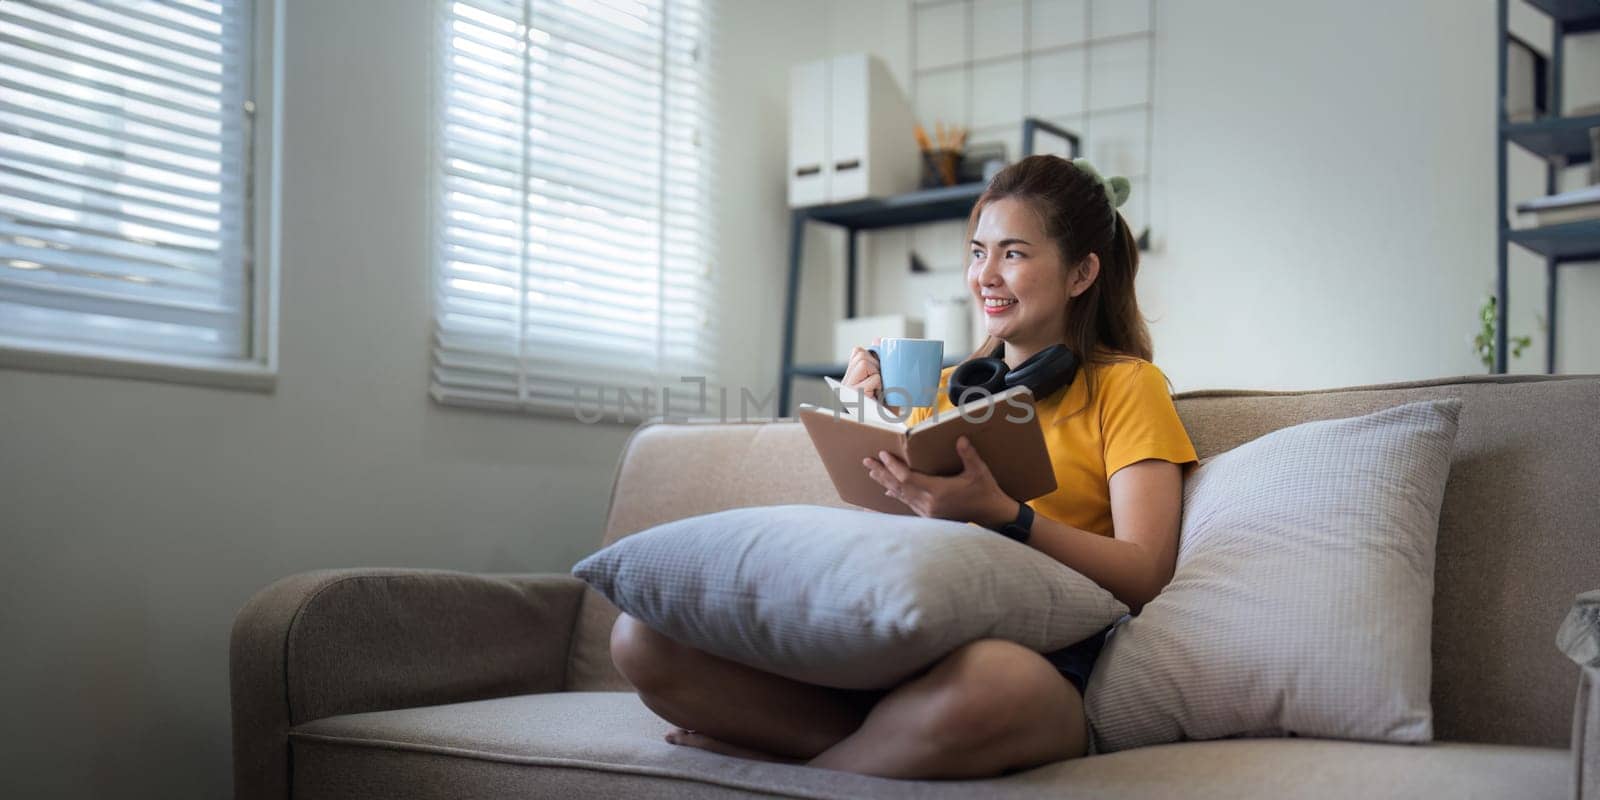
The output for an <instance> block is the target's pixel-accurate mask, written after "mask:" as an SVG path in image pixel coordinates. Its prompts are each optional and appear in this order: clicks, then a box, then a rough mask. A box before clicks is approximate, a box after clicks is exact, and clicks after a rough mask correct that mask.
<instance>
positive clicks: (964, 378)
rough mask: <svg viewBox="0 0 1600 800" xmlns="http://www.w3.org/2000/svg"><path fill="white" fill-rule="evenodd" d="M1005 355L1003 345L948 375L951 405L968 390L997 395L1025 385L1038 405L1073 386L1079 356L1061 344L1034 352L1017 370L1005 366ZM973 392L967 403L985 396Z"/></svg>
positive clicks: (957, 401) (962, 364) (956, 404)
mask: <svg viewBox="0 0 1600 800" xmlns="http://www.w3.org/2000/svg"><path fill="white" fill-rule="evenodd" d="M1005 354H1006V345H1005V342H1001V343H1000V347H999V348H997V349H996V350H995V354H994V355H993V356H991V357H989V358H974V359H972V360H970V361H964V362H962V363H961V366H958V367H956V369H955V371H954V372H952V373H950V390H949V395H950V405H952V406H960V405H961V398H962V395H963V394H965V393H966V392H967V391H968V390H969V389H983V390H985V391H986V392H987V394H999V393H1001V392H1003V391H1005V390H1006V389H1009V388H1011V387H1013V386H1026V387H1028V391H1030V392H1033V400H1034V402H1036V403H1037V402H1041V401H1043V400H1044V399H1045V398H1046V397H1049V396H1050V395H1052V394H1054V393H1055V392H1056V391H1058V390H1060V389H1063V388H1065V387H1067V386H1071V385H1072V379H1073V378H1074V377H1076V376H1077V374H1078V354H1077V353H1074V352H1072V349H1071V348H1069V347H1067V346H1066V345H1064V344H1053V345H1050V346H1049V347H1046V348H1045V349H1043V350H1040V351H1039V352H1037V353H1034V354H1033V355H1032V356H1029V357H1028V360H1027V361H1024V362H1022V363H1021V364H1018V365H1017V368H1016V369H1009V368H1008V367H1006V362H1005V361H1003V360H1002V357H1003V356H1004V355H1005ZM984 396H985V395H984V394H980V393H977V392H973V393H972V394H970V395H966V399H968V400H976V399H978V398H980V397H984Z"/></svg>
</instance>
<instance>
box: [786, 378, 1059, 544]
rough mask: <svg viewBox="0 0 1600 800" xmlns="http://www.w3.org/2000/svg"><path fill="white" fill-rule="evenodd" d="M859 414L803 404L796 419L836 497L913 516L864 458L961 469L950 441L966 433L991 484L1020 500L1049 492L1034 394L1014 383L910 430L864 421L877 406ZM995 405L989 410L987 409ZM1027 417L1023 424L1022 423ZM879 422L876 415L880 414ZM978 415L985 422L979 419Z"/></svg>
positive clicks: (950, 471) (942, 470) (936, 470)
mask: <svg viewBox="0 0 1600 800" xmlns="http://www.w3.org/2000/svg"><path fill="white" fill-rule="evenodd" d="M866 405H867V406H868V407H866V408H861V409H859V410H858V411H851V410H838V411H836V410H833V409H828V408H820V407H818V406H814V405H811V404H810V403H802V404H801V405H800V409H799V417H800V421H801V422H802V423H803V424H804V425H805V426H806V433H807V434H809V435H810V436H811V444H812V446H814V447H816V448H817V455H819V456H821V457H822V465H823V466H824V467H825V468H826V469H827V470H828V477H829V478H831V479H832V480H833V486H834V488H835V489H837V490H838V491H839V498H840V499H842V500H844V501H845V502H847V503H852V504H854V505H857V506H861V507H862V508H870V509H872V510H874V511H882V512H885V513H889V514H908V515H909V514H915V513H916V512H915V511H912V510H911V508H910V507H909V506H907V505H906V504H905V503H902V502H900V501H899V500H896V499H894V498H892V497H889V496H888V495H885V494H884V493H883V486H881V485H879V483H878V482H877V481H875V480H873V479H872V476H871V475H868V474H867V468H866V467H865V466H863V465H862V463H861V460H862V459H864V458H869V457H870V458H877V457H878V451H879V450H887V451H889V452H891V453H894V454H895V455H898V456H899V457H900V458H901V460H903V461H905V462H906V464H907V465H908V466H910V467H911V468H912V469H914V470H917V471H919V472H926V473H929V474H933V475H955V474H957V473H959V472H961V456H960V454H958V453H957V452H956V439H957V438H959V437H961V436H963V435H965V436H967V437H968V438H969V439H970V440H971V441H972V444H973V446H974V447H976V448H977V449H978V456H979V457H980V458H982V459H983V462H984V463H985V464H988V465H989V471H990V472H991V473H993V474H994V479H995V482H996V483H998V484H999V485H1000V488H1001V489H1003V490H1005V493H1006V494H1008V495H1011V496H1012V497H1014V498H1016V499H1018V500H1032V499H1034V498H1035V497H1041V496H1043V495H1046V494H1049V493H1050V492H1053V491H1055V488H1056V476H1055V471H1054V469H1053V468H1052V467H1051V464H1050V452H1049V450H1047V449H1046V448H1045V443H1044V431H1043V430H1041V429H1040V427H1039V415H1038V411H1037V410H1036V409H1034V408H1033V394H1032V393H1031V392H1029V391H1028V389H1027V388H1026V387H1023V386H1017V387H1013V388H1011V389H1007V390H1006V391H1004V392H1000V393H999V394H996V395H994V396H992V397H987V398H982V399H979V400H974V401H972V402H970V403H967V404H966V405H964V406H962V407H961V408H956V409H950V410H948V411H945V412H944V413H942V414H939V415H938V416H936V417H933V418H930V419H927V420H924V421H923V422H922V423H921V424H919V425H917V426H916V427H913V428H907V427H906V426H905V424H904V423H897V422H895V421H894V420H893V417H892V416H891V418H890V420H889V421H887V422H883V421H878V420H874V421H871V422H863V421H862V420H861V419H858V418H856V416H855V415H856V414H857V413H860V414H862V415H863V416H867V417H870V416H872V415H873V414H875V413H876V406H875V404H871V403H870V401H869V402H868V404H866ZM988 405H993V406H994V407H993V408H987V409H986V408H985V406H988ZM985 417H987V419H985ZM1024 417H1026V418H1027V421H1026V422H1021V421H1018V420H1021V419H1022V418H1024ZM879 419H880V420H881V417H880V418H879ZM979 420H983V421H979Z"/></svg>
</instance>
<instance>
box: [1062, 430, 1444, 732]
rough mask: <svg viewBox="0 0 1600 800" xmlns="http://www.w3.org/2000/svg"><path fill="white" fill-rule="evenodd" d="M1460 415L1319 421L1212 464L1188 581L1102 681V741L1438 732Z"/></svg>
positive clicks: (1178, 578)
mask: <svg viewBox="0 0 1600 800" xmlns="http://www.w3.org/2000/svg"><path fill="white" fill-rule="evenodd" d="M1460 412H1461V403H1460V401H1458V400H1434V401H1426V402H1421V403H1408V404H1406V405H1402V406H1398V407H1396V408H1391V409H1387V410H1384V411H1379V412H1377V413H1375V414H1368V415H1365V416H1360V417H1353V418H1350V419H1341V420H1322V421H1318V422H1307V423H1304V424H1301V425H1296V426H1293V427H1290V428H1285V429H1283V430H1280V431H1275V432H1273V433H1270V434H1268V435H1266V436H1263V437H1261V438H1260V439H1257V440H1255V441H1253V442H1250V443H1248V444H1244V445H1241V446H1240V447H1237V448H1235V449H1233V450H1230V451H1229V452H1227V453H1223V454H1221V455H1219V456H1214V457H1212V458H1210V459H1207V460H1206V461H1205V462H1203V463H1202V464H1201V465H1200V466H1199V468H1197V469H1196V470H1195V471H1194V472H1193V473H1191V474H1190V475H1189V477H1188V478H1187V479H1186V480H1185V482H1184V492H1183V495H1184V497H1183V527H1182V531H1181V533H1180V538H1179V544H1178V564H1177V571H1176V572H1175V573H1174V575H1173V578H1172V581H1171V582H1170V583H1169V584H1168V585H1167V586H1166V588H1165V589H1163V590H1162V591H1161V593H1160V594H1159V595H1158V596H1157V597H1156V598H1155V599H1154V600H1152V601H1150V602H1149V603H1147V604H1145V606H1144V609H1143V610H1142V611H1141V612H1140V614H1139V616H1137V617H1133V618H1130V619H1128V620H1127V621H1125V622H1123V623H1122V624H1119V625H1118V626H1117V628H1116V629H1115V630H1114V631H1113V632H1112V634H1111V636H1110V637H1109V638H1108V639H1107V640H1106V645H1105V649H1104V651H1103V652H1102V653H1101V655H1100V660H1099V662H1098V663H1097V664H1096V668H1095V670H1094V673H1093V675H1092V676H1091V677H1090V679H1089V685H1088V690H1087V692H1086V693H1085V706H1086V709H1087V712H1088V715H1089V720H1090V724H1091V729H1092V731H1093V733H1094V737H1093V741H1094V747H1095V748H1096V749H1097V750H1101V751H1112V750H1125V749H1128V748H1132V747H1139V746H1143V745H1150V744H1160V743H1163V742H1175V741H1179V740H1182V739H1216V738H1222V737H1227V736H1240V735H1258V736H1271V735H1283V734H1298V735H1301V736H1324V737H1331V738H1341V739H1365V740H1375V741H1391V742H1424V741H1428V740H1429V739H1430V738H1431V736H1432V713H1431V709H1430V708H1429V704H1428V679H1429V671H1430V670H1429V661H1428V651H1429V630H1430V627H1429V624H1430V622H1431V612H1432V600H1433V561H1434V537H1435V534H1436V533H1437V531H1438V525H1439V504H1440V502H1441V500H1442V498H1443V496H1444V486H1445V478H1446V477H1447V475H1448V474H1449V468H1450V453H1451V448H1452V445H1453V444H1454V441H1455V436H1456V420H1457V417H1458V416H1459V414H1460Z"/></svg>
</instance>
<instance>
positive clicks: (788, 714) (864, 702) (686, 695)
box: [611, 614, 886, 761]
mask: <svg viewBox="0 0 1600 800" xmlns="http://www.w3.org/2000/svg"><path fill="white" fill-rule="evenodd" d="M611 660H612V662H613V663H614V664H616V666H617V670H618V671H619V672H621V673H622V675H623V677H625V678H627V679H628V681H629V682H630V683H632V684H633V685H634V688H635V689H637V690H638V692H639V698H640V699H641V700H642V701H644V704H645V705H646V706H647V707H649V709H650V710H651V711H654V712H656V714H658V715H660V716H661V718H662V719H665V720H667V721H668V722H671V723H673V724H675V725H678V726H681V727H682V728H684V729H686V730H687V731H693V732H694V734H698V735H700V736H701V737H703V738H702V739H695V738H693V737H694V735H693V734H691V735H689V736H684V735H683V734H669V737H670V736H673V735H676V736H678V738H680V739H681V740H682V743H683V744H690V745H695V746H707V745H709V746H707V748H706V749H715V750H719V752H726V753H728V754H730V755H740V756H744V757H749V758H755V757H759V756H760V755H761V754H770V755H773V756H777V757H778V759H777V760H792V761H803V760H805V759H809V758H812V757H814V756H816V755H817V754H818V753H821V752H822V751H824V750H826V749H828V748H829V747H831V746H833V745H834V744H835V743H836V742H838V741H840V740H841V739H843V738H845V737H846V736H848V735H850V733H851V732H853V731H854V730H855V729H856V728H858V727H860V726H861V723H862V720H864V719H866V716H867V712H868V711H869V710H870V709H871V708H872V705H873V704H874V703H875V702H877V700H878V699H879V698H881V697H882V696H883V695H884V694H886V692H884V691H852V690H846V689H834V688H829V687H826V686H817V685H814V684H809V683H803V682H801V681H796V680H791V679H789V678H785V677H783V676H781V675H774V674H772V673H770V672H766V671H763V670H759V669H755V668H753V667H748V666H745V665H744V664H740V663H738V662H735V661H729V660H727V659H725V658H720V657H718V656H714V655H712V654H710V653H706V652H704V651H702V650H699V649H696V648H693V647H690V646H688V645H685V644H681V643H679V642H676V641H673V640H672V639H670V638H668V637H667V636H664V635H662V634H660V633H658V632H656V631H654V630H651V629H650V628H649V627H648V626H646V625H645V624H644V623H642V622H639V621H638V620H637V619H634V618H633V617H631V616H629V615H628V614H621V615H618V617H617V621H616V624H615V625H614V626H613V627H612V629H611ZM670 740H671V739H670V738H669V741H670ZM709 740H716V741H709ZM717 742H722V743H726V744H728V745H732V747H731V748H718V747H716V746H715V745H716V743H717ZM736 751H738V752H736ZM750 751H756V752H750Z"/></svg>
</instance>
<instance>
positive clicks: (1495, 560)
mask: <svg viewBox="0 0 1600 800" xmlns="http://www.w3.org/2000/svg"><path fill="white" fill-rule="evenodd" d="M1444 397H1460V398H1461V399H1462V401H1463V406H1462V411H1461V418H1460V420H1461V424H1460V430H1459V435H1458V438H1457V441H1456V450H1455V455H1454V457H1453V461H1452V464H1451V472H1450V479H1449V483H1448V485H1447V487H1446V490H1445V499H1444V506H1443V510H1442V514H1441V517H1440V530H1439V539H1438V555H1437V559H1436V567H1435V584H1434V602H1433V683H1432V697H1433V707H1434V735H1435V738H1436V739H1439V740H1452V741H1475V742H1494V743H1504V744H1523V745H1536V746H1552V747H1564V746H1566V743H1567V741H1568V738H1569V737H1570V726H1571V715H1572V708H1573V705H1572V704H1573V696H1574V692H1575V690H1576V682H1577V673H1576V671H1575V670H1574V669H1573V668H1572V664H1571V662H1570V661H1567V660H1566V659H1565V658H1564V657H1563V656H1562V654H1561V653H1560V652H1559V651H1558V650H1557V649H1556V645H1555V632H1556V629H1557V627H1558V626H1559V625H1560V623H1561V620H1562V617H1563V616H1564V615H1565V614H1566V612H1567V609H1568V608H1569V607H1570V606H1571V604H1572V601H1573V598H1574V596H1575V595H1577V594H1578V593H1579V592H1582V591H1586V590H1590V589H1595V588H1600V492H1597V491H1596V489H1597V487H1600V375H1579V376H1554V377H1552V376H1471V377H1462V378H1448V379H1439V380H1432V381H1419V382H1413V383H1399V384H1387V385H1381V386H1359V387H1349V388H1343V389H1330V390H1318V391H1305V392H1263V391H1199V392H1186V393H1182V394H1179V395H1177V396H1176V397H1175V401H1176V404H1177V407H1178V413H1179V415H1180V416H1181V417H1182V418H1183V422H1184V426H1185V427H1186V428H1187V429H1188V431H1189V435H1190V438H1191V439H1192V440H1193V442H1194V445H1195V448H1196V450H1197V451H1198V452H1199V454H1200V457H1201V458H1205V457H1208V456H1211V455H1214V454H1216V453H1220V452H1223V451H1225V450H1229V449H1231V448H1233V447H1236V446H1238V445H1240V444H1242V443H1244V442H1247V441H1250V440H1252V439H1255V438H1257V437H1259V436H1262V435H1264V434H1267V433H1270V432H1272V431H1274V430H1277V429H1279V428H1283V427H1287V426H1290V425H1295V424H1299V423H1302V422H1308V421H1311V420H1317V419H1334V418H1339V417H1350V416H1357V415H1360V414H1366V413H1369V412H1372V411H1376V410H1379V409H1382V408H1388V407H1390V406H1395V405H1399V404H1401V403H1408V402H1413V401H1417V400H1425V399H1434V398H1444ZM781 503H817V504H821V505H832V506H842V507H848V506H847V505H846V504H845V503H844V502H843V501H841V500H839V498H838V496H837V494H835V492H834V490H833V485H832V484H831V483H830V482H829V480H828V476H827V473H826V472H825V471H824V470H823V468H822V464H821V462H820V461H819V460H818V458H817V456H816V453H815V451H814V450H813V449H812V447H811V442H810V440H809V439H808V438H807V437H806V434H805V430H804V428H803V427H802V426H801V425H800V424H799V423H798V422H794V421H792V420H780V421H774V422H751V423H675V424H659V423H658V424H652V425H646V426H643V427H641V428H639V429H638V430H636V431H635V432H634V434H633V436H632V437H630V439H629V441H628V443H627V445H626V446H625V447H624V452H623V455H622V458H621V459H620V462H619V464H618V469H617V475H616V480H615V483H614V486H613V490H612V502H611V508H610V513H609V515H608V518H607V523H606V529H605V538H604V544H610V543H612V542H614V541H616V540H617V539H618V538H620V537H622V536H625V535H627V534H629V533H634V532H637V531H640V530H644V529H646V528H649V527H651V526H654V525H657V524H660V523H663V522H668V521H671V520H675V519H682V518H684V517H688V516H693V515H696V514H704V513H709V512H712V511H719V510H722V509H727V508H736V507H742V506H756V505H774V504H781ZM616 615H617V609H616V607H615V606H612V605H611V604H610V603H609V602H607V601H606V600H605V598H603V597H601V596H600V595H599V594H598V593H596V592H594V591H593V590H588V591H587V593H586V595H585V598H584V608H583V611H582V614H581V616H580V619H579V622H578V628H577V631H576V632H575V636H574V641H573V651H572V656H571V662H570V665H569V670H568V689H571V690H586V689H587V690H595V689H613V690H625V689H628V688H629V686H628V684H627V682H626V681H625V680H624V679H623V678H622V677H621V676H620V675H619V674H617V672H616V671H615V669H614V668H613V667H612V666H611V660H610V657H609V654H608V653H609V650H608V643H609V636H610V631H611V624H612V622H613V621H614V620H615V618H616Z"/></svg>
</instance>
